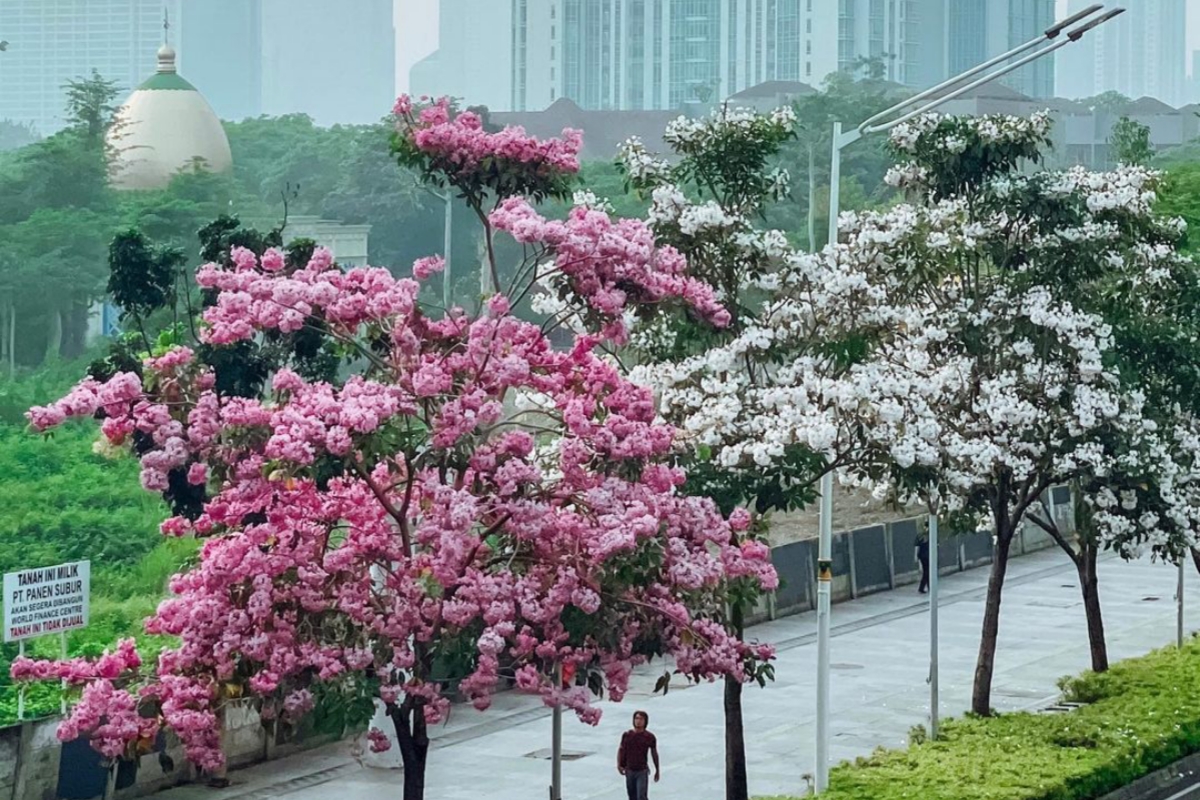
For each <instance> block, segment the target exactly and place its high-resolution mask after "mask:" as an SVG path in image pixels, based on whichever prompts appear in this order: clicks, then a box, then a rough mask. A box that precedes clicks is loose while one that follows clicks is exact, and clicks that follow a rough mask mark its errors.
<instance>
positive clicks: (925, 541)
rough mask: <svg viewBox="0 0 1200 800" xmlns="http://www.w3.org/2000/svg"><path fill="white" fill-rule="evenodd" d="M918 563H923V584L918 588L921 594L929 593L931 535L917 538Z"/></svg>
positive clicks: (923, 534)
mask: <svg viewBox="0 0 1200 800" xmlns="http://www.w3.org/2000/svg"><path fill="white" fill-rule="evenodd" d="M917 561H919V562H920V563H921V583H920V585H919V586H917V592H918V593H919V594H925V593H926V592H928V591H929V533H928V532H922V533H921V534H920V535H919V536H918V537H917Z"/></svg>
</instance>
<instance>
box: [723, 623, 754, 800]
mask: <svg viewBox="0 0 1200 800" xmlns="http://www.w3.org/2000/svg"><path fill="white" fill-rule="evenodd" d="M730 622H731V623H732V625H733V629H734V631H735V632H736V633H737V635H738V638H739V639H740V638H741V637H742V634H743V633H744V632H745V624H744V620H743V617H742V607H741V605H740V604H737V603H735V604H734V606H733V609H732V613H731V614H730ZM749 797H750V788H749V784H748V779H747V774H746V736H745V727H744V725H743V723H742V683H741V681H739V680H737V679H736V678H734V677H733V676H731V675H726V676H725V800H749Z"/></svg>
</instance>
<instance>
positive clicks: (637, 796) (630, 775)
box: [625, 769, 650, 800]
mask: <svg viewBox="0 0 1200 800" xmlns="http://www.w3.org/2000/svg"><path fill="white" fill-rule="evenodd" d="M625 791H626V792H627V793H628V794H629V800H647V797H648V796H649V795H648V792H649V791H650V770H649V769H640V770H638V771H636V772H634V771H633V770H631V769H630V770H626V771H625Z"/></svg>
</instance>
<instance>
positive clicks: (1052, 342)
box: [837, 115, 1197, 714]
mask: <svg viewBox="0 0 1200 800" xmlns="http://www.w3.org/2000/svg"><path fill="white" fill-rule="evenodd" d="M1049 126H1050V121H1049V119H1048V118H1047V117H1045V116H1043V115H1035V116H1034V117H1032V118H1029V119H1017V118H986V117H985V118H979V119H973V120H972V119H957V118H940V117H936V116H930V117H925V118H922V119H920V120H918V121H916V122H914V123H912V124H910V125H905V126H901V127H900V128H898V129H897V130H896V131H895V133H894V136H893V139H892V144H893V147H894V149H895V150H896V152H897V153H898V154H899V155H901V156H902V157H906V158H907V159H908V160H907V161H906V162H905V163H902V164H900V165H899V166H898V167H896V168H895V169H894V170H893V171H892V172H891V173H890V174H889V182H891V183H893V184H894V185H896V186H899V187H900V188H902V189H904V190H906V191H907V192H909V195H910V198H911V200H912V203H911V204H909V205H904V206H901V207H898V208H896V209H894V210H892V211H890V212H888V213H886V214H865V215H848V216H847V217H846V218H845V220H844V224H843V228H842V230H843V234H844V236H845V237H846V240H845V243H844V244H843V245H842V246H843V247H845V248H848V249H849V250H850V251H856V250H862V249H864V248H865V249H873V248H875V247H876V242H877V241H878V240H879V238H880V236H881V235H882V232H883V231H886V232H887V233H888V235H889V236H890V237H891V241H890V243H889V245H888V247H887V249H886V252H885V253H884V254H883V256H882V261H881V263H880V264H879V265H878V267H879V270H880V273H879V275H878V276H877V277H876V285H878V286H880V287H882V288H883V289H884V296H883V297H882V298H881V302H882V303H883V305H884V306H885V307H886V308H887V309H888V310H889V311H890V313H892V314H893V315H894V317H893V319H892V320H891V322H890V323H889V326H888V329H887V330H886V332H885V333H884V335H882V336H880V337H879V339H878V340H877V341H876V349H875V351H874V352H873V353H872V355H871V357H870V359H869V360H868V361H867V362H866V363H864V364H862V365H859V366H857V367H855V368H854V369H853V370H852V374H851V375H850V376H849V378H848V379H847V380H846V381H845V382H843V387H842V388H839V389H838V390H837V391H839V392H841V393H842V394H843V395H844V396H851V397H856V398H858V399H859V400H860V402H858V403H857V404H846V405H844V406H843V408H847V409H849V410H848V415H849V417H851V418H852V419H856V420H858V422H859V423H860V431H861V434H862V435H863V437H864V447H866V448H868V449H872V450H875V451H876V454H877V455H878V456H879V457H878V458H875V459H866V460H863V461H860V462H859V464H858V465H857V469H856V473H857V475H858V476H859V477H860V478H862V479H864V480H865V481H866V482H867V483H869V484H871V485H873V486H874V488H875V489H876V491H878V492H880V493H882V494H891V495H893V496H895V497H896V498H898V499H901V500H907V499H911V498H914V497H920V498H923V499H924V500H925V501H926V502H927V503H929V504H930V505H931V507H933V508H934V510H940V511H942V512H943V513H950V514H958V515H963V516H965V517H967V518H969V519H972V520H974V521H976V522H978V523H980V524H981V525H982V526H983V527H986V528H988V529H990V530H991V532H992V534H993V536H994V541H995V548H994V558H993V564H992V574H991V578H990V581H989V586H988V593H987V603H986V609H985V614H984V625H983V635H982V639H981V643H980V651H979V658H978V662H977V666H976V674H975V686H974V695H973V700H972V707H973V710H974V711H975V712H976V713H980V714H987V713H989V711H990V699H991V698H990V692H991V678H992V670H993V664H994V658H995V648H996V640H997V635H998V631H999V614H1000V603H1001V596H1002V590H1003V586H1004V578H1005V573H1006V570H1007V563H1008V555H1009V549H1010V547H1011V544H1012V541H1013V538H1014V537H1015V535H1016V534H1017V533H1018V532H1019V530H1020V529H1021V526H1022V525H1023V524H1024V522H1025V521H1026V520H1028V521H1031V522H1033V523H1034V524H1037V525H1040V526H1041V527H1043V528H1044V529H1045V530H1046V531H1047V532H1048V533H1049V534H1050V535H1051V536H1052V537H1053V538H1054V539H1055V541H1056V542H1057V543H1058V544H1059V545H1060V547H1062V549H1063V550H1064V551H1065V552H1067V553H1068V554H1069V555H1070V556H1071V558H1072V561H1073V562H1074V563H1075V565H1076V567H1077V569H1078V570H1079V575H1080V580H1081V587H1082V591H1083V595H1084V600H1085V608H1086V609H1087V616H1088V623H1089V624H1088V629H1089V631H1088V632H1089V639H1090V641H1091V644H1092V649H1093V664H1094V666H1096V667H1097V668H1099V669H1103V668H1104V667H1106V665H1107V659H1106V656H1105V654H1104V642H1103V625H1102V621H1101V616H1100V605H1099V597H1098V594H1097V590H1098V589H1097V577H1096V557H1097V554H1098V552H1099V551H1100V550H1101V549H1103V548H1106V547H1111V548H1114V549H1116V550H1117V551H1118V552H1120V553H1121V554H1122V555H1124V556H1127V557H1132V556H1134V555H1137V554H1138V553H1140V552H1141V551H1142V550H1144V549H1150V550H1152V551H1153V552H1154V553H1156V554H1158V555H1163V556H1167V557H1170V558H1176V557H1178V556H1179V555H1180V554H1181V553H1182V552H1184V548H1185V547H1186V546H1187V544H1188V543H1190V541H1192V538H1193V534H1194V531H1195V530H1196V529H1197V517H1196V511H1195V500H1196V474H1195V452H1196V447H1195V425H1194V422H1193V421H1192V420H1193V418H1192V417H1191V415H1190V414H1189V413H1187V412H1186V411H1184V410H1183V409H1182V408H1181V407H1180V406H1179V405H1178V403H1177V402H1176V401H1177V399H1178V397H1179V396H1180V394H1181V391H1180V385H1179V384H1178V382H1177V378H1178V376H1177V375H1176V374H1174V369H1173V368H1164V367H1166V366H1167V365H1164V364H1163V363H1161V361H1162V357H1163V356H1164V355H1165V354H1167V353H1169V352H1171V351H1172V350H1174V351H1180V350H1181V349H1182V348H1183V346H1184V345H1185V344H1186V343H1187V341H1188V339H1189V337H1190V341H1191V342H1193V343H1194V342H1195V338H1194V335H1192V334H1189V333H1187V331H1186V327H1185V326H1182V325H1180V326H1176V327H1174V328H1172V327H1171V326H1170V325H1167V324H1166V321H1167V320H1168V319H1169V318H1170V316H1171V315H1172V314H1173V313H1176V312H1178V311H1179V310H1180V309H1179V308H1178V303H1173V302H1172V300H1171V294H1172V292H1173V291H1174V289H1173V287H1174V286H1175V285H1176V284H1177V282H1178V281H1179V280H1181V279H1186V280H1187V281H1190V282H1191V283H1192V284H1193V285H1194V283H1195V281H1194V278H1192V277H1191V275H1192V270H1191V265H1190V262H1187V261H1186V260H1185V259H1181V258H1180V257H1178V256H1177V255H1176V253H1175V250H1174V247H1173V242H1174V240H1175V239H1177V238H1178V235H1179V229H1178V226H1177V225H1176V224H1175V223H1171V222H1163V221H1159V220H1157V219H1155V218H1154V216H1153V214H1152V209H1151V204H1152V202H1153V198H1154V195H1153V181H1154V176H1153V175H1151V174H1149V173H1147V172H1145V171H1144V170H1141V169H1138V168H1123V169H1121V170H1118V171H1116V172H1113V173H1107V174H1093V173H1088V172H1086V171H1083V170H1072V171H1069V172H1065V173H1049V172H1041V173H1026V172H1022V171H1021V168H1022V166H1023V165H1024V164H1025V163H1027V162H1029V161H1036V160H1037V159H1038V158H1039V156H1040V153H1041V150H1042V148H1043V147H1044V146H1045V145H1046V144H1047V143H1048V142H1047V134H1048V131H1049ZM1193 296H1194V294H1193ZM1187 313H1188V314H1189V315H1192V316H1194V311H1193V310H1192V309H1188V310H1187ZM845 386H851V387H853V388H854V390H855V391H853V392H850V391H847V389H846V388H845ZM1060 484H1071V485H1073V486H1075V487H1076V489H1077V497H1078V506H1079V509H1080V514H1079V516H1078V524H1077V526H1076V530H1075V531H1074V532H1073V533H1070V532H1068V531H1067V530H1066V529H1065V528H1064V527H1062V526H1061V525H1060V523H1059V521H1058V520H1055V519H1054V517H1053V516H1052V515H1050V514H1049V513H1048V507H1047V505H1046V503H1045V497H1046V493H1047V491H1048V490H1049V489H1050V488H1051V487H1053V486H1056V485H1060Z"/></svg>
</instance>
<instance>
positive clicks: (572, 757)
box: [525, 747, 595, 761]
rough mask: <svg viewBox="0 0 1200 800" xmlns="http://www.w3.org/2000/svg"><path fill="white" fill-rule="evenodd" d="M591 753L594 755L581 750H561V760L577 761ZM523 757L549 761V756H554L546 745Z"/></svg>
mask: <svg viewBox="0 0 1200 800" xmlns="http://www.w3.org/2000/svg"><path fill="white" fill-rule="evenodd" d="M591 755H595V753H585V752H583V751H582V750H563V751H562V760H563V761H578V760H579V759H581V758H586V757H588V756H591ZM525 757H526V758H536V759H538V760H539V761H549V760H550V759H551V758H553V757H554V751H553V750H551V749H550V748H549V747H547V748H545V749H542V750H534V751H533V752H532V753H526V754H525Z"/></svg>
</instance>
